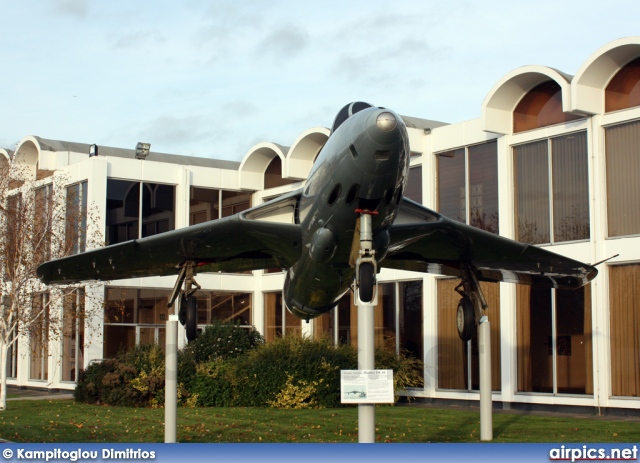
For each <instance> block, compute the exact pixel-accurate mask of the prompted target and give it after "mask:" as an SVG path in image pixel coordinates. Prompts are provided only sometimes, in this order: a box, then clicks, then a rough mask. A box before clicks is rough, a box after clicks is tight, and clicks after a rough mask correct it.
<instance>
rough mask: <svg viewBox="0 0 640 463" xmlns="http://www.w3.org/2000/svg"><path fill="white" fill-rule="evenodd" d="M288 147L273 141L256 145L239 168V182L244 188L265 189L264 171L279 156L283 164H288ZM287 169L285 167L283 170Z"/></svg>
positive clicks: (245, 156)
mask: <svg viewBox="0 0 640 463" xmlns="http://www.w3.org/2000/svg"><path fill="white" fill-rule="evenodd" d="M287 151H288V149H287V148H286V147H283V146H280V145H277V144H276V143H271V142H262V143H258V144H257V145H254V146H253V147H252V148H251V149H250V150H249V151H247V154H245V155H244V157H243V158H242V162H241V163H240V169H239V173H238V175H239V184H240V188H242V189H245V188H246V189H250V190H263V189H264V173H265V171H266V170H267V167H269V163H271V161H272V160H273V159H274V158H275V157H276V156H278V157H279V158H280V161H281V162H282V165H283V166H285V164H286V154H287ZM284 171H285V169H284V168H283V172H284Z"/></svg>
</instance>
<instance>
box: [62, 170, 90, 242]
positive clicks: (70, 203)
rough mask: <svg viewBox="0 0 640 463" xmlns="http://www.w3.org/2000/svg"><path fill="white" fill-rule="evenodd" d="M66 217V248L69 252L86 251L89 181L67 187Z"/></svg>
mask: <svg viewBox="0 0 640 463" xmlns="http://www.w3.org/2000/svg"><path fill="white" fill-rule="evenodd" d="M65 219H66V220H65V222H66V223H65V249H66V250H68V253H69V254H77V253H79V252H84V251H85V250H86V243H87V182H82V183H76V184H75V185H71V186H69V187H67V204H66V209H65Z"/></svg>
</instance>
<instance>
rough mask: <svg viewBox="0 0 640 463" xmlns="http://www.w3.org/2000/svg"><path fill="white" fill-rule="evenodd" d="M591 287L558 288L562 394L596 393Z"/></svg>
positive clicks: (558, 371)
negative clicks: (594, 390) (593, 366)
mask: <svg viewBox="0 0 640 463" xmlns="http://www.w3.org/2000/svg"><path fill="white" fill-rule="evenodd" d="M590 292H591V291H590V286H587V287H583V288H580V289H576V290H574V291H568V290H556V377H557V378H556V382H557V387H558V388H557V391H558V393H560V394H593V368H592V363H593V353H592V347H591V346H592V345H591V300H590V299H591V296H590Z"/></svg>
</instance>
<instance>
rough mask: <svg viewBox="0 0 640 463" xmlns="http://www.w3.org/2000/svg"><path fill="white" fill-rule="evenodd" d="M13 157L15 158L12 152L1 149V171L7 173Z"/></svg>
mask: <svg viewBox="0 0 640 463" xmlns="http://www.w3.org/2000/svg"><path fill="white" fill-rule="evenodd" d="M12 157H13V152H12V151H9V150H6V149H4V148H0V171H2V172H7V169H8V168H9V165H10V164H11V158H12Z"/></svg>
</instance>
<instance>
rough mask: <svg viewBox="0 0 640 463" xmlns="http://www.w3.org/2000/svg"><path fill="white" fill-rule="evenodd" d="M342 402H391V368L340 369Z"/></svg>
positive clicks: (392, 398)
mask: <svg viewBox="0 0 640 463" xmlns="http://www.w3.org/2000/svg"><path fill="white" fill-rule="evenodd" d="M340 398H341V402H342V403H343V404H392V403H393V402H394V401H395V400H394V395H393V370H340Z"/></svg>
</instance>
